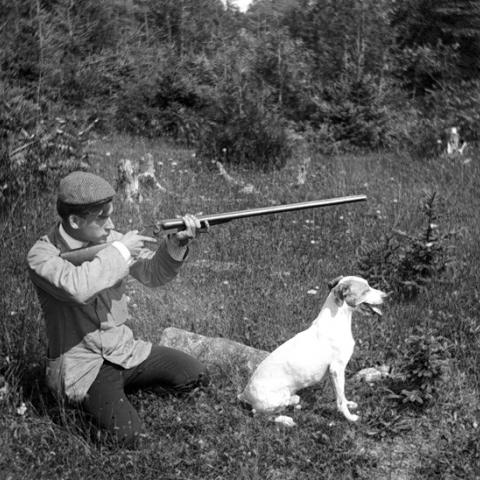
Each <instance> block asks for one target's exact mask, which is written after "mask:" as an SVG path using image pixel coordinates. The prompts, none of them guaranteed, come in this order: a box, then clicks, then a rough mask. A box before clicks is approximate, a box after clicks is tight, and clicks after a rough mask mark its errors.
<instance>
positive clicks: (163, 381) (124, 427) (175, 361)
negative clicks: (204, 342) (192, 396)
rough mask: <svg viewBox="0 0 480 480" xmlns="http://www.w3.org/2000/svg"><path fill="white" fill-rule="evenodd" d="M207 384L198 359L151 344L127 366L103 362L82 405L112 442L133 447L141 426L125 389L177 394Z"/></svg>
mask: <svg viewBox="0 0 480 480" xmlns="http://www.w3.org/2000/svg"><path fill="white" fill-rule="evenodd" d="M207 383H208V375H207V372H206V370H205V367H204V366H203V365H202V364H201V363H200V362H199V361H198V360H196V359H195V358H193V357H191V356H190V355H187V354H186V353H184V352H181V351H179V350H175V349H172V348H168V347H161V346H153V347H152V351H151V353H150V355H149V357H148V358H147V359H146V360H145V361H143V362H142V363H141V364H140V365H138V366H137V367H134V368H131V369H124V368H122V367H119V366H118V365H114V364H112V363H109V362H104V364H103V365H102V367H101V368H100V371H99V373H98V375H97V378H96V379H95V381H94V382H93V384H92V386H91V387H90V389H89V390H88V393H87V397H86V399H85V400H84V401H83V408H84V410H85V411H86V412H87V413H88V414H89V416H91V417H92V419H93V420H94V422H95V423H96V424H97V425H98V426H99V427H100V428H101V429H102V430H104V431H106V432H107V434H109V435H110V436H111V437H112V438H113V439H114V440H115V441H118V442H119V443H121V444H123V445H125V446H129V447H133V446H135V445H136V444H137V443H138V440H139V438H141V436H142V434H143V433H144V432H145V429H144V426H143V424H142V421H141V420H140V417H139V416H138V413H137V412H136V410H135V408H134V407H133V406H132V404H131V403H130V401H129V400H128V398H127V396H126V394H125V392H128V393H131V392H134V391H136V390H139V389H145V390H151V391H154V392H157V393H163V392H166V391H167V392H172V393H181V392H187V391H189V390H192V389H193V388H195V387H197V386H199V385H206V384H207Z"/></svg>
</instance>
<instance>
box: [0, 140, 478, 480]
mask: <svg viewBox="0 0 480 480" xmlns="http://www.w3.org/2000/svg"><path fill="white" fill-rule="evenodd" d="M88 148H89V151H90V160H89V162H90V165H91V170H92V171H93V172H95V173H99V174H101V175H103V176H105V178H107V179H108V180H110V181H111V182H112V184H114V183H115V177H116V165H117V162H118V161H119V160H120V159H121V158H131V159H139V158H140V157H142V156H144V155H146V154H147V153H150V154H152V155H153V157H154V159H155V167H156V174H157V177H158V178H159V180H160V182H161V183H162V185H163V186H164V187H165V188H166V191H165V192H161V191H153V192H146V193H145V198H144V202H143V203H141V204H140V205H139V209H137V208H134V206H132V205H130V204H125V203H122V202H121V201H117V203H116V205H115V212H114V220H115V223H116V227H117V229H118V230H120V231H126V230H128V229H133V228H137V229H140V230H144V231H147V230H148V228H149V226H150V225H152V224H153V223H154V222H155V221H156V220H158V219H162V218H171V217H172V216H175V215H179V214H182V213H186V212H190V213H196V214H200V213H204V214H206V213H217V212H222V211H230V210H239V209H244V208H250V207H257V206H264V205H271V204H273V203H291V202H297V201H304V200H313V199H317V198H330V197H335V196H344V195H351V194H366V195H367V197H368V201H367V202H365V203H360V204H354V205H345V206H338V207H330V208H325V209H316V210H309V211H308V212H307V211H305V212H299V213H296V214H294V213H287V214H283V215H273V216H270V217H262V218H254V219H250V220H238V221H235V222H231V223H229V224H225V225H221V226H217V227H212V228H211V230H210V232H209V233H208V234H205V235H201V236H200V237H199V238H198V240H196V241H195V244H194V246H193V248H192V249H191V252H190V256H189V258H188V261H187V262H186V264H185V266H184V268H183V270H182V271H181V273H180V275H179V276H178V278H176V279H175V280H174V281H173V282H172V283H170V284H169V285H167V286H165V287H164V288H161V289H157V290H150V289H148V288H144V287H142V286H141V285H139V284H138V283H136V282H135V281H134V280H132V281H131V282H130V283H129V296H130V297H131V301H130V311H131V314H132V321H131V327H132V329H133V330H134V332H135V333H136V334H137V335H138V336H140V337H142V338H146V339H150V340H151V341H153V342H158V341H159V339H160V336H161V333H162V331H163V329H164V328H166V327H169V326H175V327H179V328H184V329H186V330H190V331H194V332H197V333H200V334H203V335H210V336H221V337H225V338H229V339H232V340H236V341H239V342H242V343H245V344H247V345H250V346H253V347H255V348H260V349H265V350H273V349H274V348H275V347H276V346H277V345H279V344H280V343H282V342H283V341H285V340H287V339H288V338H290V337H291V336H293V335H294V334H295V333H297V332H299V331H300V330H302V329H304V328H306V327H307V326H308V325H309V324H310V323H311V321H312V320H313V319H314V318H315V316H316V314H317V313H318V310H319V309H320V307H321V305H322V303H323V301H324V299H325V297H326V294H327V287H326V283H327V281H328V280H330V279H331V278H334V277H336V276H338V275H350V274H359V273H364V271H362V267H361V265H360V263H359V259H360V258H364V259H365V258H366V259H367V260H366V262H367V264H369V269H367V270H368V271H369V272H375V275H376V276H375V277H374V278H373V280H375V279H377V280H378V279H379V278H380V277H381V274H385V275H388V274H389V271H388V267H389V263H388V261H387V260H386V257H383V261H384V264H383V266H382V264H381V262H380V260H379V262H380V263H379V264H378V265H376V263H375V262H376V260H375V258H377V257H375V254H378V253H382V252H387V253H392V254H393V253H394V250H393V247H392V250H389V249H388V248H389V247H388V246H387V248H386V249H385V238H390V236H391V235H394V234H392V232H393V231H394V230H395V231H401V232H405V233H406V234H407V236H406V237H405V236H404V237H402V238H403V239H405V238H406V239H407V240H406V241H410V242H414V241H415V239H417V240H418V239H419V238H420V237H421V232H424V231H425V228H429V225H426V223H425V222H426V221H431V220H432V218H426V215H425V212H424V210H422V204H424V202H425V198H428V196H429V195H430V196H431V195H432V194H433V193H434V192H435V194H436V196H435V203H434V209H435V225H434V227H433V228H434V229H435V230H437V231H439V232H440V233H441V234H444V236H442V237H441V238H442V240H438V242H437V244H438V245H440V246H441V247H442V250H441V253H442V254H443V256H444V257H442V258H443V260H442V261H441V262H440V263H441V265H439V268H438V269H437V270H436V273H437V274H438V275H436V276H435V277H433V278H430V279H429V281H428V282H426V283H425V284H424V285H421V288H419V289H418V291H417V292H416V294H415V295H411V296H408V295H407V296H402V295H392V296H391V298H390V300H389V302H388V303H387V304H386V305H385V307H384V308H383V311H384V315H383V317H381V318H377V317H373V316H362V315H361V314H357V316H356V317H355V320H354V325H353V329H354V337H355V339H356V347H355V352H354V355H353V357H352V359H351V361H350V364H349V366H348V369H347V381H346V391H347V396H348V397H350V398H352V400H355V401H357V402H358V404H359V412H360V415H361V419H360V421H359V422H358V423H356V424H352V423H349V422H347V421H346V420H345V419H344V418H343V417H342V416H341V415H340V414H339V413H337V411H336V408H335V402H334V394H333V390H332V387H331V385H330V383H329V382H328V381H324V382H323V383H322V384H321V385H319V386H318V387H315V388H311V389H308V390H306V391H304V392H302V394H301V397H302V405H303V408H302V409H301V410H295V411H293V412H291V414H292V415H293V417H294V419H295V421H296V423H297V424H298V426H297V427H296V428H294V429H285V428H283V427H280V426H277V425H275V424H274V423H272V422H270V421H269V420H268V419H266V418H263V417H257V416H252V415H251V414H250V413H249V412H248V411H246V410H244V409H242V408H241V406H240V405H239V404H238V402H237V399H236V396H237V394H238V393H239V392H240V391H241V389H242V387H243V386H244V385H245V383H246V381H247V376H246V372H245V371H244V370H242V368H241V367H239V366H238V365H235V364H232V365H225V367H224V368H221V369H217V370H215V371H212V383H211V385H210V386H209V387H208V388H206V389H204V390H198V391H195V392H193V393H191V394H189V395H187V396H182V397H175V396H166V397H161V398H159V397H156V396H153V395H151V394H148V393H142V394H138V395H136V396H134V397H133V398H132V401H133V402H134V404H135V405H136V407H137V408H138V409H139V411H140V413H141V416H142V418H143V419H144V421H145V423H146V425H147V428H148V431H149V438H148V441H147V442H146V444H145V446H144V447H143V448H142V449H140V450H136V451H129V450H124V449H118V448H116V447H115V446H112V445H109V444H106V443H102V442H98V441H95V440H94V439H92V438H90V436H89V434H88V431H87V430H88V428H87V427H86V425H85V422H84V419H82V418H81V415H79V414H78V412H76V411H75V410H73V409H71V408H70V407H69V406H66V405H59V404H58V403H56V402H55V401H54V400H53V398H52V397H51V395H50V394H49V393H48V391H47V389H46V387H45V385H44V380H43V369H44V355H45V336H44V331H43V320H42V317H41V312H40V307H39V304H38V301H37V299H36V296H35V292H34V290H33V287H32V285H31V284H30V281H29V279H28V276H27V273H26V268H25V255H26V252H27V251H28V249H29V248H30V246H31V245H32V244H33V242H34V241H35V239H36V238H38V237H39V236H40V235H42V234H43V233H44V232H45V231H46V230H47V229H48V228H49V227H50V226H52V225H53V224H54V222H55V221H56V217H55V210H54V201H53V200H54V194H53V193H52V192H49V191H39V189H38V188H32V192H31V194H30V196H29V197H28V199H27V201H26V203H25V204H22V203H18V204H13V205H12V207H11V209H10V213H9V214H8V215H6V216H5V217H4V218H3V219H2V223H1V224H0V240H1V244H2V253H1V261H0V262H1V267H2V272H3V275H2V277H3V281H2V287H1V288H2V295H1V300H0V373H1V374H2V375H3V377H4V380H5V381H6V384H7V385H8V388H7V387H6V385H5V384H4V385H3V387H2V385H0V388H2V390H1V391H2V395H1V396H0V414H1V415H0V472H1V473H0V478H2V479H5V480H7V479H11V480H14V479H15V480H16V479H30V478H38V479H40V478H45V479H76V478H78V479H84V478H89V479H92V480H93V479H103V478H110V479H116V478H122V479H125V480H126V479H137V478H142V479H144V480H147V479H172V480H173V479H175V480H183V479H209V480H214V479H218V480H223V479H225V480H230V479H238V480H240V479H245V480H255V479H258V480H275V479H278V480H280V479H281V480H288V479H297V480H310V479H311V480H319V479H322V480H323V479H337V480H338V479H354V478H355V479H379V480H380V479H398V480H400V479H402V480H404V479H423V478H431V479H436V478H438V479H462V480H464V479H472V480H473V479H478V478H480V440H479V439H480V426H479V424H480V404H479V400H478V399H479V395H480V373H479V364H480V320H479V313H480V307H479V292H478V285H479V280H480V274H479V272H478V265H479V259H480V247H479V242H478V237H479V234H480V208H479V207H480V195H479V192H480V163H479V156H478V153H477V152H475V151H474V150H471V151H469V152H468V153H467V155H466V156H464V157H461V158H457V159H449V158H434V159H429V160H426V159H414V158H411V157H410V156H408V155H406V154H401V153H399V154H383V153H381V152H374V153H370V154H368V155H367V154H364V155H353V154H350V155H339V156H325V155H320V154H318V153H316V152H310V151H306V150H299V151H298V152H297V154H296V155H295V156H294V157H293V158H292V159H290V160H289V161H288V162H287V165H286V166H285V167H284V168H282V169H281V170H274V171H270V172H259V171H255V170H251V169H250V170H243V169H240V168H233V167H229V166H226V168H227V169H228V172H229V174H230V175H232V177H234V178H236V179H237V180H238V181H239V182H243V184H244V185H250V188H249V189H244V190H242V189H241V188H239V186H238V185H235V184H233V183H229V182H227V181H226V180H225V178H224V177H222V176H221V175H219V172H218V170H217V169H216V167H215V165H213V164H212V165H204V164H203V163H201V162H200V161H198V160H197V158H196V157H195V155H194V154H193V152H192V151H191V150H188V149H185V148H180V147H175V146H172V145H170V144H167V143H164V142H149V141H146V140H141V139H136V138H130V137H122V136H112V137H97V138H96V139H95V140H94V141H92V142H91V143H90V145H89V147H88ZM302 157H303V158H302ZM307 157H309V158H310V159H311V161H310V162H309V163H308V164H306V165H308V168H307V170H306V177H305V182H304V183H302V182H299V181H298V175H299V170H298V168H299V164H301V163H302V160H305V159H306V158H307ZM408 235H409V236H408ZM408 239H410V240H408ZM399 241H400V240H399ZM424 247H425V249H427V250H428V249H429V248H430V247H429V246H428V245H426V246H424ZM435 252H437V254H439V253H438V251H435ZM435 252H434V254H435ZM369 258H370V259H373V260H370V263H369V260H368V259H369ZM400 260H401V259H400ZM433 260H435V259H433ZM376 266H377V267H378V268H375V267H376ZM368 271H367V273H368ZM390 273H391V272H390ZM412 275H413V273H412ZM369 280H371V281H372V278H370V279H369ZM372 283H374V282H372ZM417 353H422V354H423V356H418V355H417ZM384 364H386V365H388V366H389V367H391V369H392V371H393V372H395V371H397V372H399V373H402V374H403V375H404V378H407V379H410V380H412V379H414V380H416V383H415V389H413V388H412V389H410V390H408V388H404V389H403V391H402V390H401V389H398V390H395V388H394V385H392V384H391V383H388V381H387V380H384V381H381V382H379V383H376V384H375V385H369V384H366V383H363V382H356V381H353V379H352V376H353V374H354V373H355V372H357V371H358V370H360V369H362V368H365V367H371V366H377V365H384ZM440 373H441V375H440ZM405 385H406V384H405Z"/></svg>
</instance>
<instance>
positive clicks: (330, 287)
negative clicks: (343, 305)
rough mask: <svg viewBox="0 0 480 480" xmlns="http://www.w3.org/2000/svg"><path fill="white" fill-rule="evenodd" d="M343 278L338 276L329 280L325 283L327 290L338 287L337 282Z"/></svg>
mask: <svg viewBox="0 0 480 480" xmlns="http://www.w3.org/2000/svg"><path fill="white" fill-rule="evenodd" d="M342 278H343V277H342V276H341V275H340V276H338V277H335V278H334V279H333V280H330V281H329V282H328V283H327V286H328V289H329V290H331V289H332V288H333V287H336V286H337V285H338V282H339V281H340V280H341V279H342Z"/></svg>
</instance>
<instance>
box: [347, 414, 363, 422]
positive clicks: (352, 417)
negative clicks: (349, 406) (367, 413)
mask: <svg viewBox="0 0 480 480" xmlns="http://www.w3.org/2000/svg"><path fill="white" fill-rule="evenodd" d="M346 418H347V420H350V421H351V422H358V421H359V420H360V416H359V415H355V414H354V413H351V414H350V415H348V416H346Z"/></svg>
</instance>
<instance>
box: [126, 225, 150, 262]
mask: <svg viewBox="0 0 480 480" xmlns="http://www.w3.org/2000/svg"><path fill="white" fill-rule="evenodd" d="M119 242H121V243H123V244H124V245H125V246H126V247H127V248H128V250H129V252H130V254H131V255H132V257H134V258H135V257H136V256H137V255H138V254H139V253H140V252H141V251H142V250H143V248H144V246H143V244H144V242H154V243H157V239H156V238H153V237H147V236H145V235H139V234H138V230H132V231H130V232H127V233H126V234H125V235H124V236H123V237H122V238H121V239H120V240H119Z"/></svg>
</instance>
